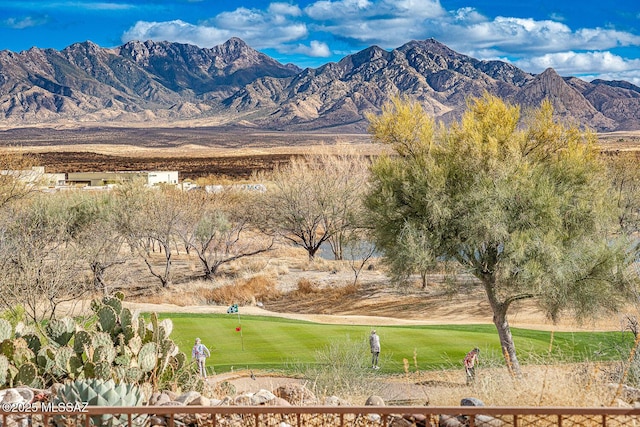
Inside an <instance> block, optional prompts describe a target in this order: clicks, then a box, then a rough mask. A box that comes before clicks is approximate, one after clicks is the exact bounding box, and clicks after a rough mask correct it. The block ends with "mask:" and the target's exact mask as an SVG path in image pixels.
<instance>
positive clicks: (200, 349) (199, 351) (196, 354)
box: [191, 338, 211, 378]
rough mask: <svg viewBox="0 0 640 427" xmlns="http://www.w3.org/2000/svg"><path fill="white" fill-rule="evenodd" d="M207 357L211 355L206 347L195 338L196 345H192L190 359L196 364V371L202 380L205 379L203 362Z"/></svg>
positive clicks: (205, 369)
mask: <svg viewBox="0 0 640 427" xmlns="http://www.w3.org/2000/svg"><path fill="white" fill-rule="evenodd" d="M209 356H211V353H210V352H209V349H208V348H207V346H206V345H204V344H202V342H200V338H196V343H195V344H194V345H193V349H192V350H191V358H192V359H195V360H196V362H198V370H199V371H200V375H201V376H202V377H203V378H207V368H206V366H205V362H206V360H207V357H209Z"/></svg>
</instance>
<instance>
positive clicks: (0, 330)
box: [0, 319, 13, 341]
mask: <svg viewBox="0 0 640 427" xmlns="http://www.w3.org/2000/svg"><path fill="white" fill-rule="evenodd" d="M10 338H13V326H11V323H9V321H8V320H6V319H0V341H3V340H8V339H10Z"/></svg>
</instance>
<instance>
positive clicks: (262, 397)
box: [251, 389, 276, 405]
mask: <svg viewBox="0 0 640 427" xmlns="http://www.w3.org/2000/svg"><path fill="white" fill-rule="evenodd" d="M275 398H276V395H275V394H273V393H271V392H270V391H269V390H265V389H260V390H258V391H257V392H255V393H254V394H253V395H252V396H251V404H252V405H265V404H266V403H267V402H270V401H272V400H273V399H275Z"/></svg>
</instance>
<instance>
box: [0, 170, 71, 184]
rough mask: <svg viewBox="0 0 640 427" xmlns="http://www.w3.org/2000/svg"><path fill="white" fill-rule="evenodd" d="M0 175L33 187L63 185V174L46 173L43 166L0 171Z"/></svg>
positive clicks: (64, 178)
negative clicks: (8, 176)
mask: <svg viewBox="0 0 640 427" xmlns="http://www.w3.org/2000/svg"><path fill="white" fill-rule="evenodd" d="M0 175H11V176H13V177H14V178H16V179H18V180H20V181H23V182H26V183H28V184H31V185H34V186H49V187H57V186H61V185H64V184H65V181H66V176H65V174H63V173H46V172H45V171H44V166H32V167H31V169H21V170H0Z"/></svg>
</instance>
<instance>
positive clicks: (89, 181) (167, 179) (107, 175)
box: [67, 171, 178, 187]
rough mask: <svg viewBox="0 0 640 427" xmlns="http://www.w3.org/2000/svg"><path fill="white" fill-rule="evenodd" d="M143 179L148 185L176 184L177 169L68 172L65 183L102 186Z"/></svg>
mask: <svg viewBox="0 0 640 427" xmlns="http://www.w3.org/2000/svg"><path fill="white" fill-rule="evenodd" d="M138 180H141V181H143V182H144V183H145V184H146V185H148V186H154V185H158V184H171V185H177V184H178V171H135V172H134V171H115V172H69V173H68V174H67V185H75V186H89V187H102V186H105V185H109V184H120V183H123V182H131V181H138Z"/></svg>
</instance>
